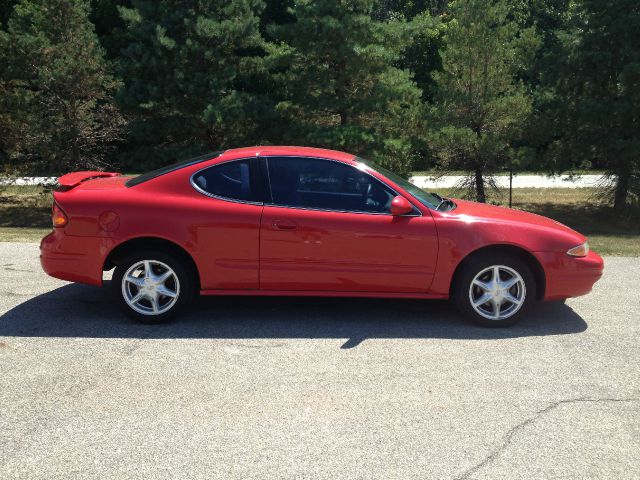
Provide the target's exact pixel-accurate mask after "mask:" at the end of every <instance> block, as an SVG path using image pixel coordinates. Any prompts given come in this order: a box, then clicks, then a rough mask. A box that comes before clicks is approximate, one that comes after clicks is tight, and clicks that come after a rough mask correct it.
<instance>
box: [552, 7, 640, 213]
mask: <svg viewBox="0 0 640 480" xmlns="http://www.w3.org/2000/svg"><path fill="white" fill-rule="evenodd" d="M571 19H572V23H571V24H570V25H569V26H568V28H567V31H565V32H564V34H563V37H562V38H563V40H564V43H563V50H562V57H563V60H562V61H561V62H558V66H559V73H558V74H557V76H556V77H555V78H553V82H552V84H551V85H552V86H551V89H552V91H553V93H554V95H555V98H556V99H559V100H558V101H556V102H555V103H554V104H553V105H552V106H553V108H550V109H549V111H550V112H552V114H553V115H554V116H555V119H556V126H557V131H559V132H561V134H560V135H557V136H556V137H555V138H554V139H553V142H552V144H551V145H550V149H549V150H550V152H549V155H550V157H551V158H552V160H553V161H554V163H555V165H556V168H558V169H559V168H570V167H575V166H582V165H583V164H584V162H589V164H590V165H594V166H597V167H600V168H604V169H606V170H607V171H608V172H609V174H610V175H611V176H614V177H615V179H616V182H615V187H614V188H613V190H612V191H611V192H610V193H611V196H612V197H613V201H614V202H613V203H614V207H615V209H616V210H618V211H619V210H623V209H624V208H625V207H626V206H627V205H628V204H629V203H630V202H631V201H632V197H635V198H636V201H637V198H638V195H639V194H640V118H638V112H639V111H640V48H639V46H640V5H639V4H638V3H637V2H635V1H631V0H615V1H614V0H602V1H594V0H583V1H582V2H580V3H578V4H577V5H576V8H575V11H574V12H573V15H572V17H571Z"/></svg>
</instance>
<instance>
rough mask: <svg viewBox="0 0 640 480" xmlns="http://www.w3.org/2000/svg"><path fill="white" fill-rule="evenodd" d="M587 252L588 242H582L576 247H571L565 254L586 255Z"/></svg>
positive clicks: (573, 255)
mask: <svg viewBox="0 0 640 480" xmlns="http://www.w3.org/2000/svg"><path fill="white" fill-rule="evenodd" d="M588 253H589V242H584V243H583V244H582V245H578V246H577V247H573V248H572V249H570V250H569V251H568V252H567V255H571V256H572V257H586V256H587V254H588Z"/></svg>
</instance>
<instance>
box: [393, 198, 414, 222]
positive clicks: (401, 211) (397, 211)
mask: <svg viewBox="0 0 640 480" xmlns="http://www.w3.org/2000/svg"><path fill="white" fill-rule="evenodd" d="M411 212H413V205H411V204H410V203H409V200H407V199H406V198H404V197H402V196H400V195H398V196H397V197H394V199H393V200H391V215H393V216H394V217H397V216H399V215H406V214H407V213H411Z"/></svg>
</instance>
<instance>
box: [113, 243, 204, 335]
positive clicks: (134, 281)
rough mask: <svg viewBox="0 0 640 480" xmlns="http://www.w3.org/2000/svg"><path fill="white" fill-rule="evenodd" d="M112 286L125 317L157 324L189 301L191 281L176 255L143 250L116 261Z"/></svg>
mask: <svg viewBox="0 0 640 480" xmlns="http://www.w3.org/2000/svg"><path fill="white" fill-rule="evenodd" d="M147 272H151V275H149V276H147ZM163 277H164V279H163ZM112 288H113V293H114V294H115V296H116V299H117V302H118V305H119V306H120V308H121V309H122V310H123V311H124V313H126V314H127V315H128V316H129V317H131V318H133V319H134V320H136V321H138V322H140V323H146V324H159V323H166V322H168V321H170V320H172V319H173V318H175V317H176V315H178V314H179V313H180V312H182V311H184V309H185V308H186V307H187V306H188V305H189V304H190V303H191V301H192V300H193V296H194V289H195V281H194V278H193V275H192V274H191V272H190V271H189V269H188V268H187V267H186V266H185V265H184V263H183V262H182V261H181V260H180V259H179V258H176V257H175V256H172V255H169V254H167V253H165V252H163V251H158V250H147V251H137V252H133V253H131V254H129V255H127V256H126V257H125V258H123V259H122V260H121V261H119V262H118V264H117V265H116V269H115V271H114V273H113V279H112ZM136 299H138V300H136Z"/></svg>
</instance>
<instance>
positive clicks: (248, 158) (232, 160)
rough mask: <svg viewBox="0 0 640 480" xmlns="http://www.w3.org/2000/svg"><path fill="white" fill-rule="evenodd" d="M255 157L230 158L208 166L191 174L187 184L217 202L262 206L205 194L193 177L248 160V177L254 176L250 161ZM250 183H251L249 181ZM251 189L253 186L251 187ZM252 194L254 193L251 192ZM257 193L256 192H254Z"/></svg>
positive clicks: (261, 203)
mask: <svg viewBox="0 0 640 480" xmlns="http://www.w3.org/2000/svg"><path fill="white" fill-rule="evenodd" d="M255 158H256V157H242V158H231V159H229V160H225V161H223V162H219V163H214V164H213V165H209V166H207V167H204V168H201V169H199V170H197V171H195V172H194V173H192V174H191V177H190V178H189V183H190V184H191V186H192V187H193V188H194V189H195V190H196V191H197V192H198V193H201V194H202V195H205V196H207V197H211V198H215V199H217V200H223V201H225V202H232V203H244V204H246V205H264V204H265V202H260V201H256V200H241V199H239V198H230V197H223V196H221V195H216V194H214V193H210V192H207V191H206V190H204V189H203V188H202V187H200V185H198V184H197V183H196V180H195V177H196V175H198V174H199V173H200V172H203V171H205V170H208V169H210V168H215V167H218V166H221V165H225V164H227V163H232V162H241V161H245V160H248V161H249V175H254V174H255V170H256V169H255V168H254V167H253V166H252V162H251V161H252V160H253V159H255ZM258 181H259V182H262V179H261V178H259V179H258ZM250 183H253V182H251V181H250ZM252 187H253V186H252ZM252 193H254V192H252ZM255 193H258V192H255Z"/></svg>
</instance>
